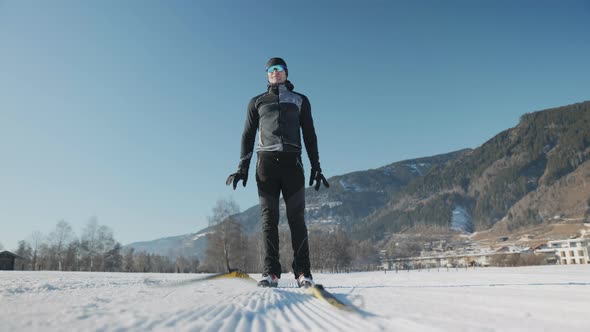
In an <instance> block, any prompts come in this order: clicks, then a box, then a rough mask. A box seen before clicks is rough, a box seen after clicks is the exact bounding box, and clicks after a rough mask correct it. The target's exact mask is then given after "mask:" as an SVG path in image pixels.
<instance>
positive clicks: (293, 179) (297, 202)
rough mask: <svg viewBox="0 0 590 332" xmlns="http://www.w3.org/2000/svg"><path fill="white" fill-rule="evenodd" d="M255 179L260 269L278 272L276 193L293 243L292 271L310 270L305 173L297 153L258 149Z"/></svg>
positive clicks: (277, 274) (302, 271)
mask: <svg viewBox="0 0 590 332" xmlns="http://www.w3.org/2000/svg"><path fill="white" fill-rule="evenodd" d="M256 183H257V184H258V196H259V198H260V212H261V215H262V236H263V239H264V252H265V257H264V272H265V273H272V274H275V275H276V276H277V277H280V276H281V263H280V262H279V196H280V194H281V192H282V193H283V199H284V200H285V205H286V208H287V220H288V221H289V229H290V230H291V245H292V247H293V265H292V267H293V273H294V274H295V277H297V276H298V275H299V274H300V273H305V274H309V273H310V263H309V245H308V241H307V226H306V225H305V176H304V174H303V164H302V162H301V155H300V154H299V153H290V152H259V153H258V161H257V164H256Z"/></svg>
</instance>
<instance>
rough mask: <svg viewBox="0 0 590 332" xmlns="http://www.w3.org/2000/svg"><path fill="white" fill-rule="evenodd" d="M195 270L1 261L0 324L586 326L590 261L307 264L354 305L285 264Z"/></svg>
mask: <svg viewBox="0 0 590 332" xmlns="http://www.w3.org/2000/svg"><path fill="white" fill-rule="evenodd" d="M252 276H253V277H254V278H258V277H259V276H260V275H258V274H253V275H252ZM202 277H205V275H194V274H192V275H191V274H185V275H183V274H124V273H85V272H49V271H47V272H45V271H44V272H30V271H29V272H21V271H0V322H2V324H1V325H0V331H35V330H43V331H69V330H86V331H145V330H156V331H161V330H164V331H166V330H168V331H277V330H281V331H363V332H365V331H389V330H395V331H465V330H468V331H472V330H476V331H495V330H500V331H504V330H519V331H520V330H527V331H536V330H555V329H559V330H562V329H567V328H569V329H574V330H586V331H587V330H590V322H589V321H588V319H587V317H588V308H590V265H585V266H543V267H526V268H479V269H449V270H447V269H440V270H437V269H432V270H430V271H427V270H423V271H420V272H418V271H410V272H407V271H399V272H398V273H395V272H388V273H384V272H361V273H350V274H319V273H317V274H315V279H316V280H317V282H318V283H323V284H324V286H325V288H326V289H327V290H328V291H329V292H331V293H332V294H333V295H334V296H336V297H337V298H338V299H339V300H341V301H343V302H345V303H349V304H352V305H354V306H355V307H357V308H358V311H357V312H353V313H351V312H346V311H343V310H339V309H337V308H335V307H333V306H331V305H329V304H328V303H326V302H324V301H322V300H319V299H317V298H314V297H313V296H311V295H310V294H309V292H308V291H307V290H304V289H299V288H297V287H296V284H295V282H294V280H293V279H292V276H291V275H289V274H284V275H283V278H282V279H281V281H280V284H279V288H258V287H256V285H255V283H254V282H252V281H246V280H242V279H219V280H207V281H198V282H194V280H195V279H198V278H202Z"/></svg>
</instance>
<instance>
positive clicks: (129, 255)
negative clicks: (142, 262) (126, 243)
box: [123, 247, 135, 272]
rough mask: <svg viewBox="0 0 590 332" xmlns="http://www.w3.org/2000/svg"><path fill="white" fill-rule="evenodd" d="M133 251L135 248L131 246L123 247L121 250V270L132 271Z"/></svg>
mask: <svg viewBox="0 0 590 332" xmlns="http://www.w3.org/2000/svg"><path fill="white" fill-rule="evenodd" d="M134 252H135V249H133V248H130V247H128V248H125V249H124V250H123V271H124V272H134V271H135V269H134V264H133V262H134V259H133V253H134Z"/></svg>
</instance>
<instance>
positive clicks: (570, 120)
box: [129, 101, 590, 258]
mask: <svg viewBox="0 0 590 332" xmlns="http://www.w3.org/2000/svg"><path fill="white" fill-rule="evenodd" d="M588 128H590V102H589V101H586V102H583V103H578V104H573V105H568V106H564V107H559V108H553V109H548V110H543V111H538V112H533V113H527V114H525V115H523V116H522V117H521V119H520V121H519V123H518V125H517V126H515V127H514V128H510V129H508V130H505V131H503V132H501V133H499V134H498V135H496V136H495V137H493V138H492V139H490V140H489V141H487V142H485V143H484V144H482V145H481V146H480V147H478V148H476V149H464V150H460V151H455V152H451V153H447V154H441V155H437V156H432V157H424V158H418V159H412V160H404V161H400V162H395V163H392V164H389V165H386V166H383V167H379V168H376V169H370V170H366V171H358V172H352V173H348V174H344V175H339V176H334V177H331V178H329V179H328V181H329V182H330V184H331V186H330V189H329V190H325V189H322V190H320V191H319V192H316V191H315V190H313V188H307V189H306V193H305V195H306V202H307V206H306V220H307V223H308V227H309V228H310V229H324V230H331V229H334V228H336V227H338V228H342V229H344V230H345V231H346V232H348V233H349V234H351V236H352V237H354V238H357V239H373V240H380V239H385V238H386V237H387V236H388V234H391V233H399V232H424V231H426V232H435V233H445V232H446V233H449V232H451V233H452V232H457V231H458V232H464V233H470V232H473V231H483V230H493V231H495V232H498V233H510V232H515V231H518V230H522V229H523V228H527V227H532V226H535V225H540V224H547V223H551V222H553V220H558V219H563V218H567V219H579V220H587V219H589V218H590V130H589V129H588ZM259 213H260V211H259V206H258V205H256V206H253V207H251V208H249V209H247V210H245V211H244V212H242V213H239V214H237V215H234V216H233V218H234V219H236V220H237V221H238V222H239V223H240V224H242V225H243V227H244V230H245V231H246V232H248V233H254V232H256V231H258V230H259V229H260V216H259ZM556 217H557V218H556ZM280 224H281V225H282V227H287V226H286V225H287V221H286V214H285V206H284V203H282V205H281V214H280ZM211 231H213V230H212V229H210V228H206V229H204V230H201V231H200V232H198V233H195V234H189V235H183V236H179V237H172V238H166V239H160V240H155V241H149V242H142V243H134V244H131V245H129V246H131V247H134V248H136V249H137V250H149V251H150V252H159V253H163V252H164V253H171V254H172V255H174V254H177V253H182V252H194V251H192V250H198V252H199V256H200V258H201V257H202V255H203V253H204V250H205V249H204V248H206V236H204V234H206V233H208V232H211Z"/></svg>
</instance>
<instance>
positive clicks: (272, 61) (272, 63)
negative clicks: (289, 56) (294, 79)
mask: <svg viewBox="0 0 590 332" xmlns="http://www.w3.org/2000/svg"><path fill="white" fill-rule="evenodd" d="M276 65H283V66H284V67H285V74H286V75H287V76H289V69H287V63H286V62H285V60H283V59H282V58H270V60H268V62H267V63H266V69H265V70H267V71H268V68H270V67H272V66H276Z"/></svg>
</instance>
